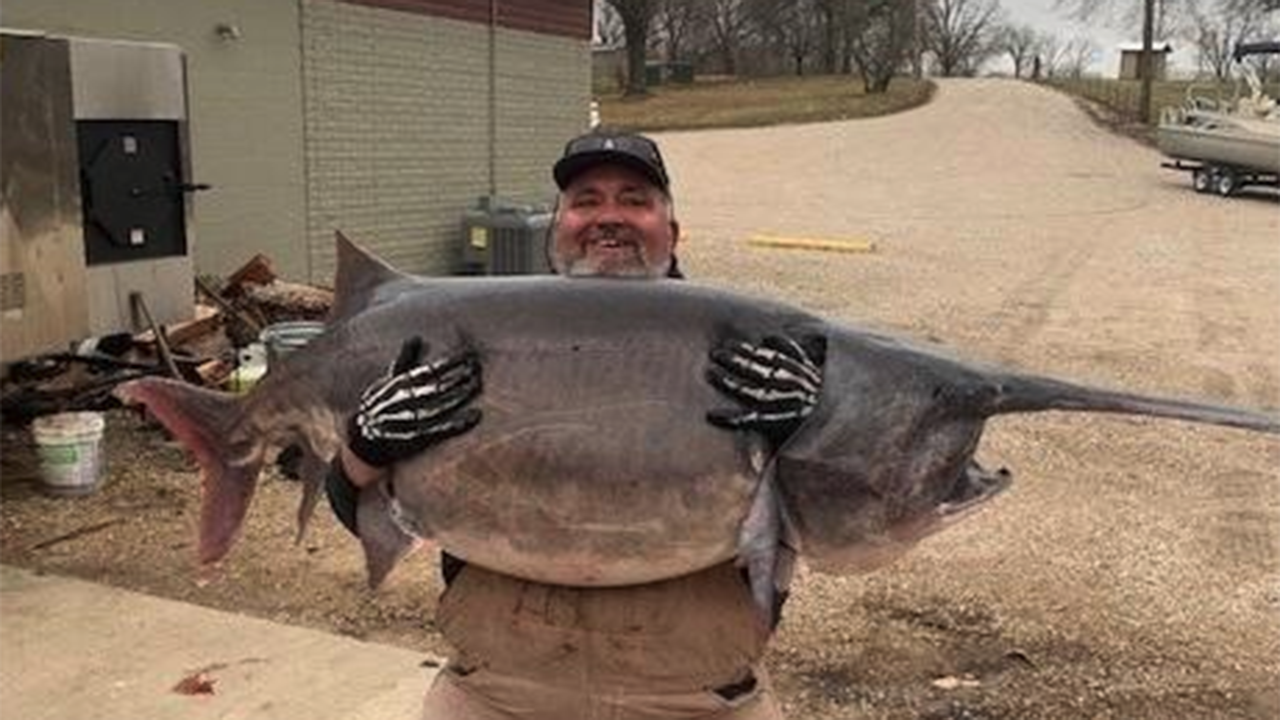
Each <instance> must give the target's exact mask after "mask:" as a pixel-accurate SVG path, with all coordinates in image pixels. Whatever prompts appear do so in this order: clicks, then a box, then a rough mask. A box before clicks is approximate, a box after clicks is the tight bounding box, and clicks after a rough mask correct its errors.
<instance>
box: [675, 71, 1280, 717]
mask: <svg viewBox="0 0 1280 720" xmlns="http://www.w3.org/2000/svg"><path fill="white" fill-rule="evenodd" d="M657 137H658V138H659V139H660V140H661V142H662V143H663V146H664V150H665V153H666V155H667V161H668V166H669V167H670V169H671V171H672V175H673V178H674V181H675V184H676V193H677V203H678V211H679V214H680V217H681V220H682V222H683V227H684V231H685V233H686V236H687V237H686V240H685V243H684V245H683V246H682V251H683V252H682V261H683V262H684V264H685V267H686V269H687V270H688V271H689V273H690V275H691V276H692V277H694V278H697V279H698V280H700V281H703V282H709V283H713V284H717V285H723V286H726V287H732V288H735V289H738V290H742V291H746V292H750V293H760V294H767V295H771V296H779V297H783V298H786V299H789V300H791V301H793V302H796V303H798V304H800V305H803V306H805V307H808V308H810V309H812V310H815V311H819V312H821V313H822V314H824V315H827V316H829V317H833V318H841V319H844V320H848V321H851V322H856V323H861V324H865V325H870V326H874V327H877V328H880V329H887V330H890V331H893V332H896V333H900V334H905V335H910V336H914V337H917V338H928V339H935V340H939V341H941V342H944V343H946V344H948V345H950V346H952V347H954V348H955V349H957V350H958V352H960V354H962V355H965V356H968V357H972V358H975V359H985V360H990V361H995V362H999V363H1006V364H1009V365H1013V366H1016V367H1019V368H1023V369H1027V370H1034V371H1037V372H1042V373H1045V374H1053V375H1058V376H1063V377H1067V378H1071V379H1076V380H1083V381H1087V382H1091V383H1096V384H1100V385H1104V386H1111V387H1120V388H1125V389H1130V390H1135V391H1140V392H1148V393H1155V394H1161V395H1172V396H1185V397H1190V398H1199V399H1208V400H1213V401H1222V402H1226V403H1231V404H1238V405H1242V406H1261V407H1270V408H1276V407H1280V196H1277V195H1276V194H1274V193H1271V192H1270V191H1267V190H1259V191H1257V192H1255V193H1253V194H1250V195H1245V196H1240V197H1235V198H1231V199H1221V198H1217V197H1213V196H1204V195H1197V194H1195V193H1194V192H1192V191H1191V189H1190V187H1189V179H1188V178H1187V177H1186V176H1184V175H1183V174H1181V173H1176V172H1172V171H1168V170H1164V169H1161V168H1160V156H1159V155H1158V153H1156V152H1155V151H1154V150H1152V149H1150V148H1147V147H1145V146H1142V145H1140V144H1138V143H1135V142H1134V141H1132V140H1129V139H1127V138H1124V137H1120V136H1117V135H1113V134H1111V133H1109V132H1108V131H1107V130H1105V129H1103V128H1100V127H1098V126H1097V125H1095V124H1094V123H1093V122H1092V121H1091V120H1090V119H1089V118H1088V117H1087V116H1086V115H1085V114H1084V113H1083V112H1081V111H1080V110H1079V109H1078V108H1077V107H1076V106H1075V105H1074V103H1073V102H1072V100H1070V99H1069V98H1067V97H1066V96H1064V95H1060V94H1058V93H1056V92H1053V91H1051V90H1047V89H1043V88H1040V87H1036V86H1033V85H1030V84H1025V83H1019V82H1012V81H1002V80H964V81H949V82H943V83H942V84H941V88H940V91H939V93H938V95H937V97H936V100H935V101H934V102H933V103H931V104H929V105H927V106H925V107H923V108H920V109H919V110H916V111H913V112H909V113H906V114H903V115H898V116H893V117H887V118H880V119H872V120H859V121H851V122H842V123H830V124H819V125H805V126H791V127H776V128H768V129H752V130H725V131H714V132H696V133H693V132H690V133H666V134H662V135H659V136H657ZM760 232H767V233H773V234H782V235H798V236H821V237H846V238H847V237H853V238H860V239H866V240H871V241H874V242H875V243H876V245H877V246H878V247H877V252H876V253H874V254H837V253H821V252H813V251H801V250H776V249H774V250H766V249H759V248H754V247H748V245H747V244H746V242H745V241H746V238H747V237H749V236H750V235H752V234H754V233H760ZM979 459H981V460H983V461H984V462H985V463H986V464H989V465H996V466H999V465H1004V466H1007V467H1009V468H1010V469H1011V470H1013V472H1014V474H1015V478H1016V481H1015V484H1014V487H1013V489H1012V490H1011V491H1010V492H1009V493H1008V494H1006V495H1005V496H1004V497H1003V498H1000V499H998V500H997V501H996V502H995V503H994V504H993V505H992V506H991V507H990V509H988V510H987V511H985V512H983V513H980V514H979V515H977V516H975V517H973V518H971V519H969V520H966V521H965V522H964V523H962V524H960V525H959V526H957V527H956V528H954V529H952V530H949V531H947V532H945V533H942V534H940V535H937V536H935V537H934V538H931V539H930V540H928V541H926V542H925V543H924V544H922V545H921V546H920V547H919V548H918V550H917V551H916V552H915V553H914V554H913V555H912V556H910V557H909V559H908V560H906V561H904V562H900V563H899V564H897V565H895V566H892V567H891V568H889V569H886V570H883V571H881V572H879V573H877V574H873V575H870V576H865V577H857V578H836V577H828V576H821V575H816V574H813V575H811V574H803V575H802V576H801V578H800V581H799V583H798V588H797V590H796V593H795V597H794V599H793V601H792V602H791V604H790V605H789V607H788V613H787V616H786V618H785V620H784V624H783V628H782V631H781V632H780V634H779V636H778V640H777V642H776V645H775V649H774V652H773V654H772V655H771V666H772V668H773V671H774V674H775V675H776V677H777V680H778V684H779V686H780V690H781V692H782V694H783V696H784V700H785V701H786V703H787V705H788V707H789V708H790V711H791V714H792V716H793V717H797V718H805V717H823V718H837V717H851V718H882V717H894V718H899V717H929V718H944V717H954V718H961V717H963V718H995V717H1009V718H1014V717H1017V718H1030V717H1042V718H1064V717H1090V718H1099V717H1107V718H1126V719H1127V718H1191V717H1241V718H1244V717H1248V718H1276V717H1280V562H1278V561H1280V539H1278V538H1280V487H1278V486H1280V476H1278V474H1277V468H1280V442H1277V440H1276V439H1275V438H1274V437H1266V436H1260V435H1253V434H1248V433H1244V432H1239V431H1233V430H1228V429H1219V428H1209V427H1200V426H1192V425H1189V424H1184V423H1177V422H1171V421H1156V420H1147V419H1134V418H1109V417H1105V416H1097V415H1065V414H1049V415H1038V416H1022V417H1007V418H1005V419H1000V420H997V421H994V422H993V423H992V424H991V426H990V427H989V431H988V433H987V435H986V437H985V439H984V444H983V446H982V448H981V450H980V452H979ZM935 681H937V682H935Z"/></svg>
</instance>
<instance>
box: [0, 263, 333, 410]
mask: <svg viewBox="0 0 1280 720" xmlns="http://www.w3.org/2000/svg"><path fill="white" fill-rule="evenodd" d="M195 290H196V304H195V314H194V316H193V317H192V318H191V319H190V320H186V321H183V322H179V323H174V324H171V325H167V326H166V325H161V324H157V323H155V322H154V320H153V319H152V318H151V315H150V313H149V312H148V310H147V308H146V305H145V302H143V301H141V300H140V301H139V306H140V307H139V309H140V310H141V312H140V313H139V315H140V317H141V318H142V319H143V321H144V322H145V323H146V325H147V327H146V328H145V329H144V330H143V331H142V332H138V333H117V334H113V335H108V336H105V337H100V338H90V339H88V340H85V341H83V342H81V343H78V344H77V346H76V347H74V348H71V349H69V350H67V351H65V352H56V353H47V354H44V355H40V356H36V357H31V358H26V359H23V360H21V361H18V362H15V363H11V364H10V365H9V366H8V367H6V368H5V372H4V378H3V383H2V385H0V414H2V415H3V418H4V421H5V422H27V421H29V420H30V419H31V418H33V417H37V416H39V415H45V414H48V413H54V412H64V411H68V410H102V409H106V408H109V407H114V406H116V404H117V403H116V401H115V399H114V398H113V397H112V396H111V390H112V389H113V388H114V387H115V386H116V385H118V384H120V383H122V382H125V381H126V380H131V379H134V378H138V377H143V376H145V375H165V376H169V377H173V378H178V379H181V380H184V381H186V382H190V383H194V384H198V385H201V386H204V387H209V388H214V389H224V388H226V387H227V384H228V381H229V379H230V377H231V375H232V373H233V372H234V371H235V369H236V365H237V362H238V360H237V358H238V351H239V349H240V348H243V347H244V346H246V345H248V344H250V343H253V342H256V341H258V339H259V336H260V334H261V333H262V331H263V329H265V328H266V327H268V326H269V325H272V324H275V323H279V322H287V321H296V320H323V319H324V318H325V316H326V315H327V314H328V312H329V307H330V306H331V305H332V304H333V293H332V292H331V291H330V290H328V289H325V288H319V287H314V286H311V285H303V284H298V283H292V282H286V281H284V280H281V279H280V278H278V277H276V274H275V271H274V270H273V269H272V267H271V261H270V260H269V259H268V258H267V257H265V256H263V255H257V256H255V257H254V258H253V259H251V260H249V262H247V263H245V264H244V265H243V266H241V268H240V269H239V270H237V271H236V272H234V273H232V274H231V275H229V276H228V277H227V278H226V279H219V278H214V277H209V276H200V277H197V278H196V279H195Z"/></svg>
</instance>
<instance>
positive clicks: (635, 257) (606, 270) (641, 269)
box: [562, 243, 666, 278]
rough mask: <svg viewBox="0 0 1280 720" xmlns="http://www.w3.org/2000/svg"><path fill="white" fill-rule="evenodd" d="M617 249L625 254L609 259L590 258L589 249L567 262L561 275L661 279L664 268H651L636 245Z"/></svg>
mask: <svg viewBox="0 0 1280 720" xmlns="http://www.w3.org/2000/svg"><path fill="white" fill-rule="evenodd" d="M619 249H620V250H623V251H625V252H622V253H619V254H617V255H613V256H611V257H595V256H592V254H591V251H590V249H588V250H587V251H586V252H584V253H583V254H582V255H579V256H578V257H575V258H571V259H569V260H568V262H567V264H566V266H565V267H564V268H563V271H562V272H563V274H564V275H567V276H568V277H599V276H607V277H624V278H654V277H661V276H662V275H663V274H664V273H665V272H666V268H659V267H653V266H652V265H651V264H650V263H649V262H648V258H646V257H645V253H644V251H643V249H642V248H641V246H640V245H639V244H638V243H622V244H620V245H619Z"/></svg>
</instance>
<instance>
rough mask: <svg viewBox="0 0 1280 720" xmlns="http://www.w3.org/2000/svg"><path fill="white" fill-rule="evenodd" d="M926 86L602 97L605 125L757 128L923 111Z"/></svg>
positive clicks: (821, 84) (701, 88) (754, 86)
mask: <svg viewBox="0 0 1280 720" xmlns="http://www.w3.org/2000/svg"><path fill="white" fill-rule="evenodd" d="M934 87H935V86H934V84H933V83H931V82H929V81H927V80H915V79H912V78H895V79H894V80H893V82H891V83H890V84H889V90H888V91H887V92H885V93H878V94H874V95H868V94H867V93H865V92H863V89H862V81H861V80H860V79H859V78H857V77H854V76H849V75H835V76H831V75H827V76H820V77H806V78H796V77H788V78H767V79H756V80H734V81H719V82H706V81H700V82H695V83H694V84H693V85H684V86H679V85H664V86H659V87H656V88H651V89H650V94H649V95H648V96H646V97H643V98H638V99H636V98H623V97H622V96H621V95H619V94H617V93H613V94H601V95H600V96H599V97H598V99H599V100H600V119H601V122H602V123H603V124H605V125H608V126H611V127H619V128H625V129H628V130H635V131H642V132H644V131H654V130H690V129H699V128H720V127H756V126H763V125H781V124H787V123H808V122H824V121H829V120H848V119H851V118H861V117H874V116H878V115H888V114H891V113H895V112H900V111H902V110H906V109H909V108H913V107H916V106H919V105H922V104H924V103H926V102H928V101H929V98H931V97H932V96H933V91H934Z"/></svg>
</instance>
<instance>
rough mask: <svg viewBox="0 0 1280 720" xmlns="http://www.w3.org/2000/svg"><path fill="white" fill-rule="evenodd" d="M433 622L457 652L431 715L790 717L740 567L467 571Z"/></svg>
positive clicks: (427, 710) (536, 719)
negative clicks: (634, 576) (643, 571)
mask: <svg viewBox="0 0 1280 720" xmlns="http://www.w3.org/2000/svg"><path fill="white" fill-rule="evenodd" d="M436 620H437V623H438V624H439V626H440V630H441V632H442V633H443V634H444V636H445V638H446V639H447V640H448V641H449V642H450V643H451V644H452V645H453V646H454V648H456V651H457V652H456V656H455V657H454V658H453V659H452V660H450V662H449V664H448V666H446V667H445V668H444V669H443V670H441V672H440V673H439V675H437V677H436V680H435V682H434V683H433V685H432V686H431V689H430V690H429V691H428V692H427V696H426V700H425V704H424V711H423V718H424V720H679V719H685V720H693V719H694V718H698V719H703V720H712V719H714V720H781V718H782V715H781V712H780V710H779V708H778V703H777V700H776V698H775V697H774V694H773V691H772V688H771V687H770V685H769V681H768V678H767V676H765V674H764V673H763V670H762V669H761V668H760V667H759V658H760V656H761V655H762V654H763V652H764V648H765V643H766V642H767V640H768V636H769V630H768V627H767V625H766V623H765V621H764V619H763V618H762V617H761V615H760V613H759V611H758V610H757V609H756V607H755V605H754V604H753V602H752V600H751V595H750V591H749V590H748V589H747V586H746V584H745V583H744V582H743V580H742V578H741V576H740V574H739V573H738V570H737V569H736V568H735V567H733V565H732V564H726V565H721V566H718V567H715V568H711V569H709V570H705V571H702V572H699V573H695V574H693V575H690V576H687V577H683V578H678V579H675V580H669V581H664V582H661V583H653V584H650V585H641V586H635V587H626V588H564V587H554V586H548V585H540V584H537V583H530V582H525V581H521V580H515V579H513V578H509V577H505V576H502V575H497V574H494V573H491V572H488V571H486V570H483V569H481V568H477V567H475V566H467V567H466V568H464V569H463V571H462V572H461V573H459V575H458V576H457V578H455V579H454V581H453V583H452V584H451V585H450V586H449V589H448V590H447V591H446V592H445V594H444V596H443V597H442V598H441V600H440V606H439V608H438V610H437V612H436Z"/></svg>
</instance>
